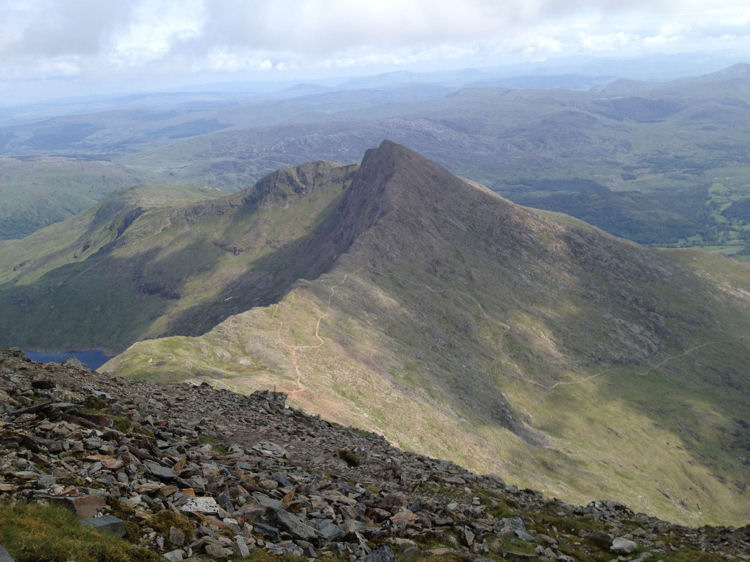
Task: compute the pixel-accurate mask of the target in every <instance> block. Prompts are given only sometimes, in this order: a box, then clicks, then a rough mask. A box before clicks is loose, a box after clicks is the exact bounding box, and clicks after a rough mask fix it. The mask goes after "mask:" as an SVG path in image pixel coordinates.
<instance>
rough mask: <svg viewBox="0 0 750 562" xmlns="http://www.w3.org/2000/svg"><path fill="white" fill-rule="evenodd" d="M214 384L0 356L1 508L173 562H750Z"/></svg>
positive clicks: (281, 400)
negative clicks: (35, 513) (291, 560)
mask: <svg viewBox="0 0 750 562" xmlns="http://www.w3.org/2000/svg"><path fill="white" fill-rule="evenodd" d="M285 398H286V397H285V395H284V394H281V393H274V392H259V393H254V394H253V395H252V396H243V395H239V394H234V393H232V392H229V391H226V390H214V389H213V388H211V387H210V386H208V385H206V384H201V385H190V384H178V385H155V384H146V383H140V382H134V381H131V380H128V379H124V378H120V377H112V376H108V375H106V374H100V373H97V372H94V371H90V370H88V369H86V368H84V367H83V366H82V365H81V364H80V363H78V362H77V361H75V360H68V361H67V362H66V363H64V364H62V365H59V364H52V363H50V364H44V365H43V364H39V363H35V362H33V361H30V360H28V359H26V358H25V356H24V355H23V353H21V352H20V351H18V350H12V349H11V350H0V502H2V503H11V502H47V503H55V504H60V505H63V506H66V507H68V508H69V509H71V510H73V511H75V512H76V513H77V514H78V517H79V518H80V520H81V523H82V524H86V525H91V526H93V527H95V528H96V529H98V530H100V531H101V532H103V533H110V534H116V535H120V536H124V537H126V538H127V539H128V540H130V541H132V542H134V543H136V544H139V545H141V546H145V547H147V548H149V549H150V550H152V551H154V552H157V553H159V554H162V555H163V556H164V557H165V558H167V559H169V560H187V559H189V558H193V559H206V558H210V559H214V560H224V559H227V558H240V557H243V556H248V555H251V554H254V555H255V556H256V558H255V559H258V558H261V559H262V558H268V559H273V558H274V557H276V556H287V558H288V557H289V555H292V556H299V557H302V558H310V559H318V558H330V559H337V560H367V561H387V560H394V559H399V560H400V559H442V560H486V559H489V560H563V561H570V560H611V559H617V560H671V559H673V560H694V559H700V560H714V559H715V560H750V556H748V553H749V552H750V527H749V526H745V527H742V528H733V527H731V528H713V527H702V528H700V529H691V528H686V527H681V526H677V525H672V524H670V523H667V522H664V521H660V520H658V519H655V518H653V517H649V516H647V515H644V514H640V513H638V514H636V513H633V512H632V511H631V510H630V509H628V508H627V507H626V506H624V505H622V504H619V503H615V502H609V501H596V502H592V503H590V504H589V505H587V506H585V507H580V506H572V505H568V504H566V503H564V502H561V501H560V500H557V499H548V498H545V497H543V496H542V495H541V494H539V493H538V492H535V491H533V490H528V489H527V490H518V489H517V488H516V487H515V486H509V485H506V484H505V483H504V482H503V481H502V480H501V479H499V478H497V477H495V476H478V475H476V474H472V473H470V472H468V471H466V470H464V469H462V468H460V467H458V466H456V465H454V464H452V463H449V462H445V461H440V460H435V459H430V458H427V457H423V456H420V455H415V454H412V453H407V452H404V451H401V450H399V449H396V448H394V447H392V446H390V445H389V444H388V443H387V442H386V441H385V440H384V439H383V438H382V437H380V436H377V435H375V434H366V433H363V432H361V431H358V430H356V429H352V428H344V427H340V426H336V425H333V424H331V423H328V422H326V421H325V420H323V419H320V418H319V417H313V416H309V415H307V414H304V413H302V412H299V411H296V410H292V409H290V408H287V407H285Z"/></svg>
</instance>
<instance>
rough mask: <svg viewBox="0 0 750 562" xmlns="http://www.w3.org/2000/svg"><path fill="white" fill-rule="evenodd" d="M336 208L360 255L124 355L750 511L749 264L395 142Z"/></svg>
mask: <svg viewBox="0 0 750 562" xmlns="http://www.w3.org/2000/svg"><path fill="white" fill-rule="evenodd" d="M331 217H335V219H334V218H332V219H331V221H330V222H329V223H327V225H326V226H325V227H324V228H323V229H322V230H321V231H320V232H319V235H318V240H319V244H320V247H327V243H330V241H332V240H335V241H337V244H339V247H347V248H348V251H346V252H345V253H343V254H342V255H340V257H338V259H336V261H335V262H334V264H333V266H332V267H331V269H330V270H329V271H328V272H327V273H325V274H322V275H320V276H319V277H317V278H315V279H313V278H309V279H307V280H300V281H298V282H296V283H295V284H294V285H293V286H292V289H291V290H290V291H289V292H288V293H287V294H285V295H284V296H283V297H282V298H281V299H280V300H279V301H278V302H277V303H273V304H271V305H270V306H259V307H256V308H253V309H251V310H248V311H247V312H244V313H241V314H237V315H234V316H231V317H229V318H227V319H226V320H225V321H223V322H222V323H220V324H219V325H217V326H216V327H215V328H214V329H212V330H211V331H209V332H208V333H206V334H204V335H203V336H201V337H195V338H190V337H171V338H164V339H158V340H151V341H145V342H141V343H138V344H136V345H134V346H132V347H131V348H129V349H128V350H127V351H126V352H124V353H123V354H121V355H119V356H118V357H116V358H115V359H113V360H112V361H111V362H110V363H108V364H107V365H105V366H104V367H103V369H104V370H108V371H112V372H115V373H118V374H124V375H128V376H135V377H147V378H153V379H160V380H180V379H187V380H193V381H203V380H211V381H212V382H213V383H214V384H217V385H227V386H228V387H230V388H232V389H235V390H241V391H249V390H252V389H256V388H271V387H274V386H275V387H276V388H277V389H278V390H284V391H286V392H289V393H290V398H291V400H292V401H293V402H295V403H297V404H299V405H301V406H303V407H304V408H306V409H308V410H310V411H314V412H318V413H320V414H321V415H322V416H324V417H326V418H329V419H333V420H336V421H339V422H343V423H349V424H353V425H356V426H359V427H363V428H366V429H369V430H374V431H378V432H381V433H383V434H384V435H386V437H388V438H389V439H390V440H392V441H394V442H396V443H398V444H399V445H401V446H404V447H407V448H411V449H414V450H417V451H420V452H423V453H427V454H430V455H435V456H440V457H447V458H451V459H453V460H455V461H457V462H460V463H461V464H464V465H466V466H469V467H471V468H473V469H476V470H480V471H485V472H496V473H499V474H501V475H502V476H504V477H506V478H507V479H508V480H510V481H511V482H515V483H519V484H522V485H529V486H533V487H535V488H540V489H543V490H544V491H546V492H547V493H548V494H551V495H557V496H559V497H562V498H565V499H567V500H571V501H576V502H582V501H586V500H588V499H593V498H614V499H619V500H622V501H624V502H626V503H628V504H629V505H631V506H633V507H635V508H636V509H640V510H643V511H646V512H648V513H652V514H657V515H660V516H662V517H665V518H668V519H671V520H676V521H683V522H687V523H693V524H698V523H703V522H713V523H738V522H742V521H747V520H748V519H750V511H749V508H750V501H749V499H748V498H749V496H748V492H747V490H746V487H745V485H746V477H747V464H746V463H747V462H748V461H747V459H748V455H749V454H750V452H749V451H748V447H749V445H750V435H748V429H747V424H746V421H745V420H747V419H750V400H749V399H748V389H749V388H750V380H748V373H747V368H746V366H747V364H748V360H750V341H748V337H747V334H749V333H750V331H749V329H750V269H749V268H747V267H745V266H743V265H741V264H737V263H733V262H730V261H728V260H724V259H721V258H717V257H714V256H708V255H706V254H703V253H697V252H696V253H687V254H683V253H674V254H673V253H665V252H656V251H652V250H647V249H644V248H642V247H639V246H637V245H635V244H632V243H628V242H625V241H622V240H619V239H616V238H613V237H611V236H608V235H605V234H603V233H601V232H599V231H597V230H595V229H592V228H591V227H587V226H581V225H579V223H578V222H577V221H566V222H560V221H558V220H556V219H554V218H550V217H549V216H542V215H540V214H537V213H534V212H531V211H529V210H526V209H523V208H520V207H517V206H515V205H513V204H511V203H509V202H507V201H505V200H503V199H501V198H500V197H498V196H495V195H493V194H490V193H488V192H487V191H486V190H482V189H477V188H476V187H474V186H472V185H470V184H468V183H466V182H464V181H462V180H460V179H458V178H456V177H455V176H453V175H451V174H449V173H448V172H447V171H445V170H444V169H443V168H441V167H439V166H437V165H436V164H434V163H432V162H430V161H428V160H426V159H424V158H423V157H421V156H419V155H417V154H416V153H414V152H411V151H409V150H407V149H405V148H403V147H401V146H398V145H395V144H393V143H389V142H385V143H383V144H382V145H381V146H380V148H378V149H377V150H372V151H368V153H367V154H366V156H365V158H364V160H363V162H362V165H361V168H360V170H359V171H358V172H357V173H356V175H355V176H354V179H353V181H352V184H351V187H350V188H349V190H348V191H347V192H346V194H345V195H344V196H343V198H342V200H341V201H340V203H339V204H338V207H337V208H336V209H335V210H334V211H333V212H332V214H331ZM325 241H327V243H323V242H325ZM314 247H315V246H314V245H312V246H310V249H313V248H314Z"/></svg>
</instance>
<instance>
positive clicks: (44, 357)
mask: <svg viewBox="0 0 750 562" xmlns="http://www.w3.org/2000/svg"><path fill="white" fill-rule="evenodd" d="M23 352H24V353H25V354H26V357H28V358H29V359H31V360H32V361H39V362H40V363H62V362H63V361H65V360H66V359H67V358H68V357H75V358H76V359H78V360H79V361H80V362H81V363H83V364H84V365H86V366H87V367H88V368H89V369H98V368H99V367H101V366H102V365H104V364H105V363H106V362H107V361H109V360H110V359H111V357H110V356H109V355H107V354H106V353H104V352H103V351H99V350H98V349H94V350H91V351H65V352H63V353H45V352H44V351H28V350H26V349H24V350H23Z"/></svg>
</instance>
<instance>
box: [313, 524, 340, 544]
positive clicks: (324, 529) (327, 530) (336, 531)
mask: <svg viewBox="0 0 750 562" xmlns="http://www.w3.org/2000/svg"><path fill="white" fill-rule="evenodd" d="M313 525H314V526H315V528H316V529H317V530H318V533H320V536H321V537H323V539H324V540H325V541H326V542H333V541H335V540H336V539H338V538H339V537H340V536H341V535H343V534H344V531H342V530H341V527H339V526H338V525H336V524H335V523H334V522H333V521H331V520H330V519H315V520H314V521H313Z"/></svg>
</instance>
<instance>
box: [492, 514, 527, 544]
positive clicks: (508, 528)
mask: <svg viewBox="0 0 750 562" xmlns="http://www.w3.org/2000/svg"><path fill="white" fill-rule="evenodd" d="M500 523H502V526H503V529H502V534H503V536H506V537H507V536H516V537H518V538H519V539H521V540H524V541H527V542H534V537H532V536H531V535H530V534H529V533H528V531H527V530H526V525H525V524H524V522H523V519H521V518H520V517H518V516H515V517H507V518H505V519H502V520H501V521H500Z"/></svg>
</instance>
